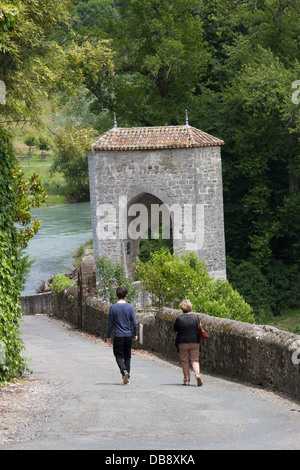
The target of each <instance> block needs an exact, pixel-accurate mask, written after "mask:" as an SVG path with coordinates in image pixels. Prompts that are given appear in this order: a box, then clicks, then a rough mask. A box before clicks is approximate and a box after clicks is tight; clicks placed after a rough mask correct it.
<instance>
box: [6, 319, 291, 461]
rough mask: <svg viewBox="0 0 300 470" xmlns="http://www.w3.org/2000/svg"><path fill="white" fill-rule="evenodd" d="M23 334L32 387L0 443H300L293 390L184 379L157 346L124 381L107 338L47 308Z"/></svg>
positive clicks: (138, 446)
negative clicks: (52, 315) (281, 392)
mask: <svg viewBox="0 0 300 470" xmlns="http://www.w3.org/2000/svg"><path fill="white" fill-rule="evenodd" d="M22 332H23V333H22V336H23V340H24V342H25V346H26V351H25V353H24V354H25V356H26V357H29V358H31V359H30V360H29V361H28V364H29V366H30V368H31V369H32V371H33V374H32V378H31V380H32V381H33V382H32V387H33V388H31V390H33V392H31V393H27V395H25V396H24V397H23V401H24V405H23V408H22V409H23V410H26V416H25V418H24V417H22V409H20V421H19V422H18V426H17V430H15V432H14V433H12V434H11V435H7V434H6V438H5V439H4V440H3V441H2V443H1V444H0V450H18V449H20V450H21V449H22V450H23V449H24V450H106V451H122V450H127V451H130V450H132V451H134V450H137V451H138V450H146V451H147V450H148V451H149V450H165V451H166V450H167V451H169V452H171V453H173V454H174V453H175V454H176V452H179V451H183V450H185V451H192V450H202V449H206V450H238V449H240V450H246V449H250V450H253V449H260V450H264V449H265V450H271V449H299V447H300V406H299V404H298V403H296V402H293V401H290V400H289V399H287V398H285V397H282V396H277V395H276V394H273V393H272V392H270V391H266V390H262V389H260V388H256V387H253V386H249V385H245V384H240V383H237V382H235V381H230V380H225V379H223V378H220V377H214V376H211V375H208V374H202V380H203V386H202V387H197V386H196V382H195V381H194V382H193V383H192V385H191V386H190V387H183V386H182V385H181V383H182V372H181V368H180V367H179V366H178V365H177V364H172V363H170V362H168V361H164V360H162V359H160V358H158V357H156V356H154V355H153V354H148V353H136V354H134V355H133V357H132V374H131V381H130V384H128V385H124V384H123V383H122V381H121V375H120V373H119V371H118V369H117V365H116V362H115V359H114V357H113V353H112V349H111V348H110V346H108V345H107V344H106V343H104V342H103V341H101V340H100V339H97V338H94V337H93V336H91V335H86V334H83V333H81V332H78V331H77V330H75V329H74V328H72V327H71V326H70V325H68V324H66V323H64V322H61V321H60V320H57V319H54V318H49V317H47V316H44V315H35V316H25V317H24V322H23V323H22ZM35 383H36V384H37V392H36V397H34V384H35ZM38 390H41V394H40V396H39V393H38ZM26 400H27V401H26ZM0 402H1V400H0ZM28 407H29V408H28ZM30 407H31V408H30ZM24 420H25V421H26V422H24ZM173 454H172V455H173ZM133 466H134V465H133Z"/></svg>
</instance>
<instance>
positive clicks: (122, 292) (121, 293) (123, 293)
mask: <svg viewBox="0 0 300 470" xmlns="http://www.w3.org/2000/svg"><path fill="white" fill-rule="evenodd" d="M116 294H117V297H118V299H125V297H126V295H127V289H126V287H123V286H120V287H118V288H117V290H116Z"/></svg>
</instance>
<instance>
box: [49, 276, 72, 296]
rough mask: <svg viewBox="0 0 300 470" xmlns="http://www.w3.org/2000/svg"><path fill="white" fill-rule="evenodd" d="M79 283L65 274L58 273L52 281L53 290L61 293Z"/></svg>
mask: <svg viewBox="0 0 300 470" xmlns="http://www.w3.org/2000/svg"><path fill="white" fill-rule="evenodd" d="M76 285H77V283H76V282H75V281H72V280H71V279H69V278H68V277H66V276H64V275H63V274H57V275H56V276H55V277H54V278H53V281H52V283H51V291H52V292H55V293H56V294H60V293H61V292H63V291H64V290H65V289H67V288H68V287H71V286H76Z"/></svg>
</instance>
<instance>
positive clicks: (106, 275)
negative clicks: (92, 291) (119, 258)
mask: <svg viewBox="0 0 300 470" xmlns="http://www.w3.org/2000/svg"><path fill="white" fill-rule="evenodd" d="M96 274H97V290H98V294H99V296H100V297H101V298H102V299H103V300H105V301H106V302H110V303H115V302H117V300H118V299H117V296H116V289H117V287H119V286H124V287H126V289H127V292H128V293H127V300H128V302H131V303H134V302H135V300H136V298H137V294H138V291H137V287H136V286H135V285H134V283H133V280H132V279H129V278H127V277H126V273H125V269H124V266H123V265H121V264H119V263H113V262H112V261H111V260H110V259H108V258H105V257H103V256H100V257H98V258H97V259H96Z"/></svg>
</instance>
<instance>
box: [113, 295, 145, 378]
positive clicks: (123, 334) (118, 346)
mask: <svg viewBox="0 0 300 470" xmlns="http://www.w3.org/2000/svg"><path fill="white" fill-rule="evenodd" d="M116 294H117V297H118V299H119V300H118V302H117V303H115V304H113V305H111V306H110V309H109V317H108V330H107V343H108V344H109V345H110V346H111V334H112V331H113V330H114V341H113V351H114V356H115V358H116V361H117V364H118V366H119V369H120V372H121V374H122V376H123V383H124V384H128V382H129V377H130V361H131V346H132V339H134V340H137V325H138V323H137V320H136V316H135V310H134V307H133V305H132V304H130V303H127V302H126V301H125V299H126V296H127V289H126V287H118V288H117V290H116Z"/></svg>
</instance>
